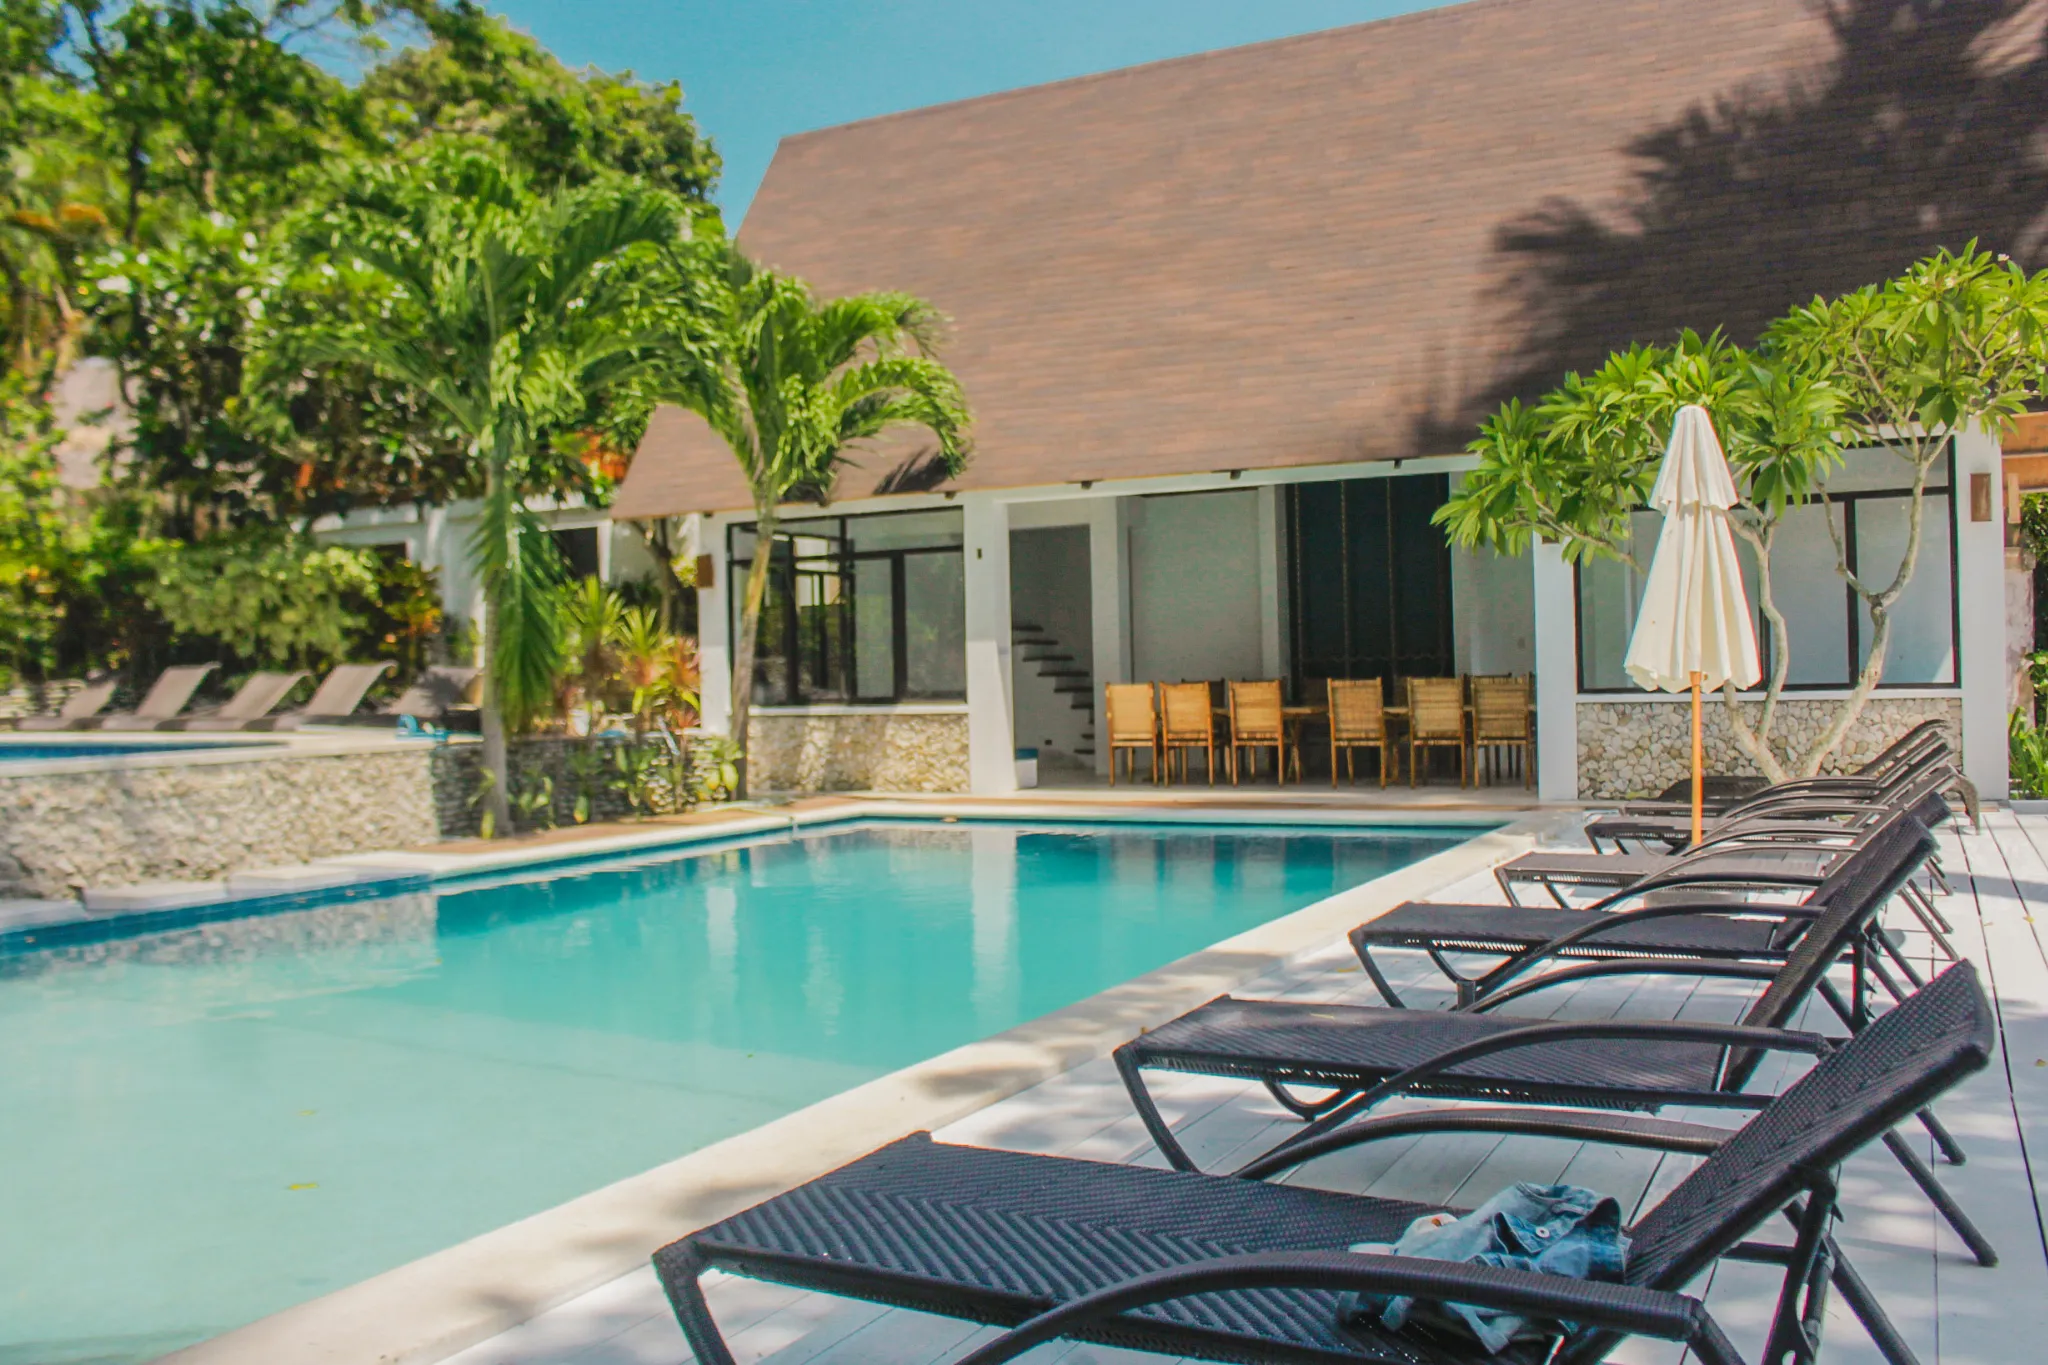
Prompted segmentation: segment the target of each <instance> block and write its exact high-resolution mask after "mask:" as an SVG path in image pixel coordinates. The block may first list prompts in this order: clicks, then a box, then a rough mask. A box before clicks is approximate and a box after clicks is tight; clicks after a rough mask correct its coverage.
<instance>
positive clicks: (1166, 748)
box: [1159, 682, 1216, 787]
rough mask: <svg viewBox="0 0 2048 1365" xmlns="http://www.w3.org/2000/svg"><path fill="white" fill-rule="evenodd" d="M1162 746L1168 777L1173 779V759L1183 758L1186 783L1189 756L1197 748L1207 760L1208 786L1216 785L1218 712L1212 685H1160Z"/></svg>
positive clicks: (1194, 683) (1182, 779) (1183, 776)
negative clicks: (1210, 695) (1213, 702)
mask: <svg viewBox="0 0 2048 1365" xmlns="http://www.w3.org/2000/svg"><path fill="white" fill-rule="evenodd" d="M1159 747H1160V749H1161V751H1162V752H1164V754H1165V756H1166V775H1167V776H1168V777H1169V778H1171V777H1172V776H1173V756H1174V755H1175V754H1176V753H1178V754H1179V755H1180V776H1181V781H1183V782H1185V781H1187V777H1188V757H1189V755H1190V754H1191V753H1193V751H1195V750H1196V749H1200V750H1202V752H1203V753H1204V754H1205V755H1206V756H1207V758H1208V764H1209V766H1208V769H1207V771H1208V774H1209V785H1210V786H1212V787H1213V786H1215V785H1216V711H1215V708H1214V706H1212V705H1211V703H1210V701H1209V684H1207V683H1205V682H1180V683H1161V684H1159Z"/></svg>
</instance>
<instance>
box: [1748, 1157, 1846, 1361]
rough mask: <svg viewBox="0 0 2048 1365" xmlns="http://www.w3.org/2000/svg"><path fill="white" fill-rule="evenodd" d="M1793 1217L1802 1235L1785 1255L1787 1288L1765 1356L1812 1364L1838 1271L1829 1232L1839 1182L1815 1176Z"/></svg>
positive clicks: (1785, 1288) (1783, 1294)
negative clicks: (1832, 1285) (1834, 1272)
mask: <svg viewBox="0 0 2048 1365" xmlns="http://www.w3.org/2000/svg"><path fill="white" fill-rule="evenodd" d="M1794 1216H1795V1218H1796V1220H1797V1224H1798V1228H1799V1235H1798V1237H1797V1238H1796V1239H1795V1240H1794V1242H1793V1244H1792V1250H1791V1254H1790V1255H1789V1256H1788V1257H1787V1258H1786V1266H1785V1287H1784V1288H1783V1289H1782V1290H1781V1291H1780V1292H1779V1294H1778V1308H1777V1312H1776V1314H1775V1315H1774V1317H1773V1318H1772V1321H1771V1335H1770V1339H1769V1340H1768V1341H1767V1342H1766V1344H1765V1346H1764V1352H1763V1358H1764V1359H1765V1360H1768V1361H1773V1362H1786V1365H1791V1363H1792V1362H1797V1365H1812V1362H1813V1361H1814V1360H1815V1359H1817V1358H1818V1356H1819V1355H1820V1333H1821V1320H1822V1318H1823V1317H1824V1316H1825V1315H1826V1312H1827V1296H1828V1283H1829V1281H1830V1280H1831V1279H1832V1274H1833V1270H1834V1255H1833V1248H1834V1239H1833V1238H1831V1237H1830V1236H1828V1224H1829V1223H1831V1222H1832V1221H1833V1220H1834V1216H1835V1186H1834V1182H1833V1181H1832V1180H1829V1179H1827V1178H1825V1177H1815V1178H1814V1180H1813V1183H1812V1185H1811V1187H1810V1190H1809V1193H1808V1194H1807V1196H1806V1199H1805V1202H1804V1203H1803V1204H1802V1205H1801V1206H1800V1207H1799V1209H1798V1210H1797V1212H1796V1214H1795V1215H1794Z"/></svg>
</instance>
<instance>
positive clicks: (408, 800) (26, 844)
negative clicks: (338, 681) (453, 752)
mask: <svg viewBox="0 0 2048 1365" xmlns="http://www.w3.org/2000/svg"><path fill="white" fill-rule="evenodd" d="M431 763H432V755H431V752H430V751H429V750H428V749H427V748H425V747H424V746H423V747H422V748H420V749H419V750H417V751H413V752H399V753H379V754H319V755H307V756H305V757H288V758H264V759H252V760H249V761H246V762H237V763H178V764H167V765H164V766H160V767H108V768H101V769H94V770H88V771H84V772H68V773H41V774H19V775H16V774H8V773H0V896H68V895H72V894H74V893H76V892H77V891H78V890H80V889H81V888H83V887H87V886H122V885H132V884H134V883H137V882H152V881H163V880H180V881H203V880H206V879H208V878H213V877H221V876H225V875H226V874H228V873H230V872H237V871H242V870H244V869H247V868H253V867H266V866H275V865H277V864H279V863H297V862H303V861H305V860H306V859H308V858H327V857H335V856H337V855H339V854H344V853H370V852H375V851H378V850H381V849H393V848H404V847H406V846H407V845H410V844H424V843H432V842H433V841H434V840H435V839H437V838H439V837H440V830H439V827H438V823H437V821H436V819H435V813H434V780H433V772H432V767H431Z"/></svg>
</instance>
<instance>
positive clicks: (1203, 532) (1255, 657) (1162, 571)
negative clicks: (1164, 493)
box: [1128, 489, 1272, 682]
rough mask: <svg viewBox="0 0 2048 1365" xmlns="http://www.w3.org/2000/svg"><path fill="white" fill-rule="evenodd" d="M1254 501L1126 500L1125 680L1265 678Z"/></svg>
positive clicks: (1240, 496)
mask: <svg viewBox="0 0 2048 1365" xmlns="http://www.w3.org/2000/svg"><path fill="white" fill-rule="evenodd" d="M1259 507H1260V495H1259V492H1258V490H1256V489H1245V490H1243V491H1239V492H1217V493H1191V494H1176V495H1173V496H1168V497H1149V498H1134V499H1131V500H1130V505H1129V509H1128V514H1129V520H1130V530H1129V536H1130V547H1131V548H1130V556H1131V568H1130V575H1131V577H1130V585H1131V587H1130V591H1131V671H1132V675H1133V677H1134V678H1135V679H1136V680H1137V681H1139V682H1180V681H1182V680H1183V679H1191V678H1258V677H1270V676H1272V675H1271V673H1269V672H1268V671H1267V668H1266V649H1265V644H1266V641H1265V639H1264V637H1265V635H1266V631H1265V629H1264V625H1263V620H1262V614H1261V606H1262V598H1263V597H1264V596H1265V594H1264V593H1263V592H1262V590H1261V564H1260V559H1261V554H1260V550H1261V545H1262V543H1264V542H1265V541H1268V540H1270V535H1268V536H1266V537H1262V536H1261V534H1260V525H1259Z"/></svg>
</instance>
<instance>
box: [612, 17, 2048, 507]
mask: <svg viewBox="0 0 2048 1365" xmlns="http://www.w3.org/2000/svg"><path fill="white" fill-rule="evenodd" d="M1835 8H1836V10H1837V11H1838V17H1837V18H1836V20H1834V21H1833V22H1832V23H1831V22H1829V21H1827V20H1825V19H1824V18H1823V11H1822V10H1821V8H1820V7H1819V6H1816V5H1814V4H1813V3H1811V0H1713V2H1712V3H1711V4H1702V3H1701V0H1469V3H1466V4H1462V5H1456V6H1452V7H1449V8H1445V9H1439V10H1434V11H1429V12H1425V13H1420V14H1414V15H1408V16H1404V17H1401V18H1396V19H1388V20H1383V21H1380V22H1377V23H1371V24H1363V25H1359V26H1356V27H1352V28H1345V29H1337V30H1333V31H1330V32H1324V33H1316V34H1311V35H1308V36H1305V37H1300V38H1292V39H1286V40H1282V41H1278V42H1271V43H1264V44H1260V45H1257V46H1253V47H1244V48H1235V49H1230V50H1227V51H1221V52H1213V53H1207V54H1204V55H1201V56H1196V57H1188V58H1183V59H1179V60H1174V61H1167V62H1160V63H1157V64H1154V65H1150V66H1142V67H1135V68H1131V69H1129V70H1124V71H1114V72H1109V73H1106V74H1103V75H1098V76H1089V77H1084V78H1081V79H1078V80H1070V81H1063V82H1060V83H1058V84H1054V85H1047V86H1040V87H1036V88H1032V89H1027V90H1018V91H1011V92H1008V93H1004V94H999V95H993V96H989V97H987V98H984V99H977V100H970V101H966V102H964V103H959V104H950V105H943V106H938V107H934V108H929V109H921V110H915V111H912V112H910V113H905V114H897V115H892V116H889V117H885V118H878V119H871V120H868V121H866V122H862V123H855V124H849V125H846V126H844V127H839V128H829V129H825V130H823V131H820V132H814V133H806V134H803V135H800V136H796V137H791V138H786V139H784V141H783V142H782V145H781V146H780V148H779V149H778V150H777V152H776V155H775V160H774V162H773V164H772V165H771V166H770V168H769V171H768V175H767V178H766V180H765V182H764V183H763V184H762V186H761V190H760V193H759V195H758V196H757V197H756V199H755V200H754V203H753V207H752V209H751V210H750V212H749V213H748V216H747V220H746V224H745V229H744V231H743V233H742V238H741V239H742V242H743V244H744V245H745V246H746V248H747V249H748V250H749V251H750V252H751V253H753V254H754V255H755V256H757V257H758V258H760V259H762V260H764V261H766V262H768V263H769V264H771V265H774V266H776V267H779V268H781V269H785V270H789V271H793V272H795V273H798V274H801V275H803V276H805V277H806V278H808V279H809V280H811V281H812V283H813V284H814V285H815V286H816V287H817V288H818V289H819V290H820V291H821V292H823V293H825V294H839V293H845V292H850V291H854V290H860V289H868V288H877V287H890V288H900V289H909V290H913V291H915V292H917V293H919V294H922V295H924V296H925V297H927V298H929V299H931V300H932V301H933V302H934V303H936V304H937V305H938V306H939V307H940V308H941V309H943V310H945V311H946V312H947V313H948V314H950V315H951V316H952V318H953V319H954V324H953V337H952V340H951V343H950V346H949V349H948V350H947V352H946V358H947V359H948V360H949V361H950V362H951V363H952V364H953V365H954V366H955V368H956V369H957V370H958V371H959V373H960V375H961V377H962V379H963V380H964V381H965V383H966V386H967V391H968V395H969V398H970V400H971V401H972V402H973V404H974V408H975V413H976V418H977V427H976V439H977V445H978V453H977V455H976V458H975V460H974V463H973V465H972V466H971V467H970V469H969V471H968V472H967V473H966V474H965V475H964V476H963V477H961V478H960V479H959V480H958V481H957V483H956V485H953V486H958V487H962V488H992V487H1014V486H1020V485H1031V484H1045V483H1052V482H1060V481H1067V480H1081V479H1117V478H1130V477H1138V476H1147V475H1158V474H1168V473H1187V472H1196V471H1207V470H1221V469H1236V468H1259V467H1276V466H1290V465H1313V464H1327V463H1332V462H1341V461H1351V460H1361V459H1387V458H1394V457H1401V456H1415V455H1426V454H1442V453H1446V452H1449V451H1455V450H1458V449H1460V448H1462V447H1463V445H1464V443H1465V441H1466V440H1467V439H1468V438H1469V436H1470V435H1471V432H1472V427H1473V424H1474V423H1475V421H1476V420H1477V418H1478V417H1479V416H1480V415H1482V414H1483V413H1484V412H1485V411H1486V410H1488V409H1489V408H1490V407H1491V406H1492V405H1493V404H1494V403H1496V402H1497V401H1499V399H1500V398H1501V397H1503V396H1505V395H1507V394H1509V393H1518V392H1521V393H1527V392H1538V391H1541V390H1542V389H1544V388H1547V387H1549V386H1550V385H1551V384H1553V383H1554V382H1556V380H1557V378H1558V377H1560V376H1561V375H1562V373H1563V372H1564V370H1565V369H1567V368H1569V367H1572V366H1583V365H1585V364H1588V363H1593V362H1597V361H1598V359H1599V358H1600V357H1601V356H1602V355H1604V354H1605V353H1606V351H1607V350H1608V349H1609V348H1611V347H1613V346H1615V345H1619V344H1624V343H1626V342H1627V341H1629V340H1632V339H1645V340H1649V339H1658V338H1662V337H1667V336H1669V335H1670V334H1671V333H1672V332H1673V331H1674V330H1675V329H1676V328H1678V327H1680V326H1684V325H1695V326H1698V327H1701V328H1702V329H1705V328H1710V327H1714V326H1725V327H1727V328H1728V329H1729V330H1730V332H1731V333H1732V334H1734V335H1735V336H1737V337H1738V338H1741V339H1748V338H1750V337H1752V336H1753V335H1754V334H1755V332H1756V330H1757V329H1758V327H1760V326H1761V324H1762V323H1763V322H1764V321H1765V320H1766V319H1768V318H1769V317H1771V316H1773V315H1775V314H1777V313H1779V312H1781V311H1783V310H1784V309H1785V308H1786V307H1787V306H1789V305H1790V304H1792V303H1794V302H1797V301H1799V300H1800V299H1802V298H1805V297H1810V296H1811V295H1812V294H1814V293H1817V292H1834V291H1837V290H1840V289H1845V288H1849V287H1853V286H1855V285H1858V284H1861V283H1865V282H1867V281H1869V280H1873V279H1877V278H1881V277H1882V276H1884V275H1885V274H1887V273H1890V272H1892V271H1893V270H1896V269H1897V268H1898V267H1899V266H1902V265H1903V264H1905V263H1906V262H1907V261H1910V260H1911V259H1912V258H1913V257H1915V256H1916V255H1919V254H1921V253H1922V252H1924V251H1925V250H1926V249H1928V248H1929V247H1930V246H1933V245H1936V244H1948V245H1961V244H1962V242H1963V241H1964V240H1966V239H1968V238H1969V237H1971V236H1976V237H1979V238H1981V239H1983V241H1984V242H1985V243H1986V244H1987V245H1992V246H1997V247H1999V248H2000V249H2004V250H2011V251H2014V252H2015V253H2016V254H2019V255H2021V256H2022V257H2023V258H2025V259H2029V260H2032V259H2034V258H2036V257H2038V256H2039V255H2040V241H2041V235H2042V234H2041V231H2040V229H2041V217H2042V209H2043V206H2044V204H2048V193H2044V187H2048V175H2044V168H2043V157H2042V155H2041V152H2040V150H2039V149H2040V148H2041V147H2042V146H2044V145H2048V143H2044V141H2043V140H2041V139H2040V138H2039V137H2038V136H2037V135H2038V134H2041V133H2042V132H2043V131H2044V129H2048V79H2044V73H2048V63H2044V60H2043V58H2042V56H2041V50H2040V31H2041V19H2042V11H2043V4H2042V3H2041V0H1976V2H1975V3H1972V2H1971V0H1961V2H1960V3H1957V2H1956V0H1951V3H1949V4H1946V5H1942V6H1936V5H1930V4H1927V3H1926V2H1925V0H1836V5H1835ZM1901 16H1906V17H1907V18H1910V19H1912V22H1900V20H1901ZM1914 16H1917V18H1915V17H1914ZM676 417H677V420H673V421H665V422H664V423H662V424H660V425H658V426H657V427H656V428H655V429H654V430H653V431H652V432H651V433H650V435H649V438H648V440H647V442H646V443H645V444H644V445H643V447H642V452H641V454H640V456H639V459H638V461H637V463H636V465H635V468H634V470H633V472H632V474H631V475H630V476H629V478H628V480H627V482H626V485H625V487H624V488H623V489H622V490H621V494H620V500H619V508H620V514H622V515H633V514H635V511H636V509H637V511H638V514H639V515H650V514H653V513H656V512H673V511H683V510H711V509H718V508H731V507H739V506H744V505H745V503H746V501H747V499H746V496H745V492H744V489H743V487H742V485H741V484H740V481H739V479H738V476H737V474H736V471H735V470H734V467H733V461H732V458H731V456H730V455H729V454H727V453H726V452H725V451H724V450H723V449H722V448H720V447H719V446H718V445H717V444H716V443H715V441H713V440H712V439H711V438H710V436H709V433H708V432H706V431H705V430H704V429H703V428H702V425H701V424H700V423H695V421H694V419H690V418H687V417H686V416H683V415H681V414H677V415H676ZM896 455H897V452H878V454H877V458H875V459H873V460H871V461H870V462H869V467H868V468H866V469H864V470H862V471H857V472H855V473H853V474H849V475H848V476H846V478H845V479H844V480H843V481H842V483H841V486H840V490H839V491H840V495H841V496H855V495H862V494H866V493H868V492H870V491H872V489H873V487H874V484H875V483H876V481H877V480H878V479H879V478H880V477H881V476H883V475H884V474H885V473H886V472H887V470H888V468H889V467H890V466H891V465H892V464H893V463H894V462H895V459H896Z"/></svg>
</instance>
